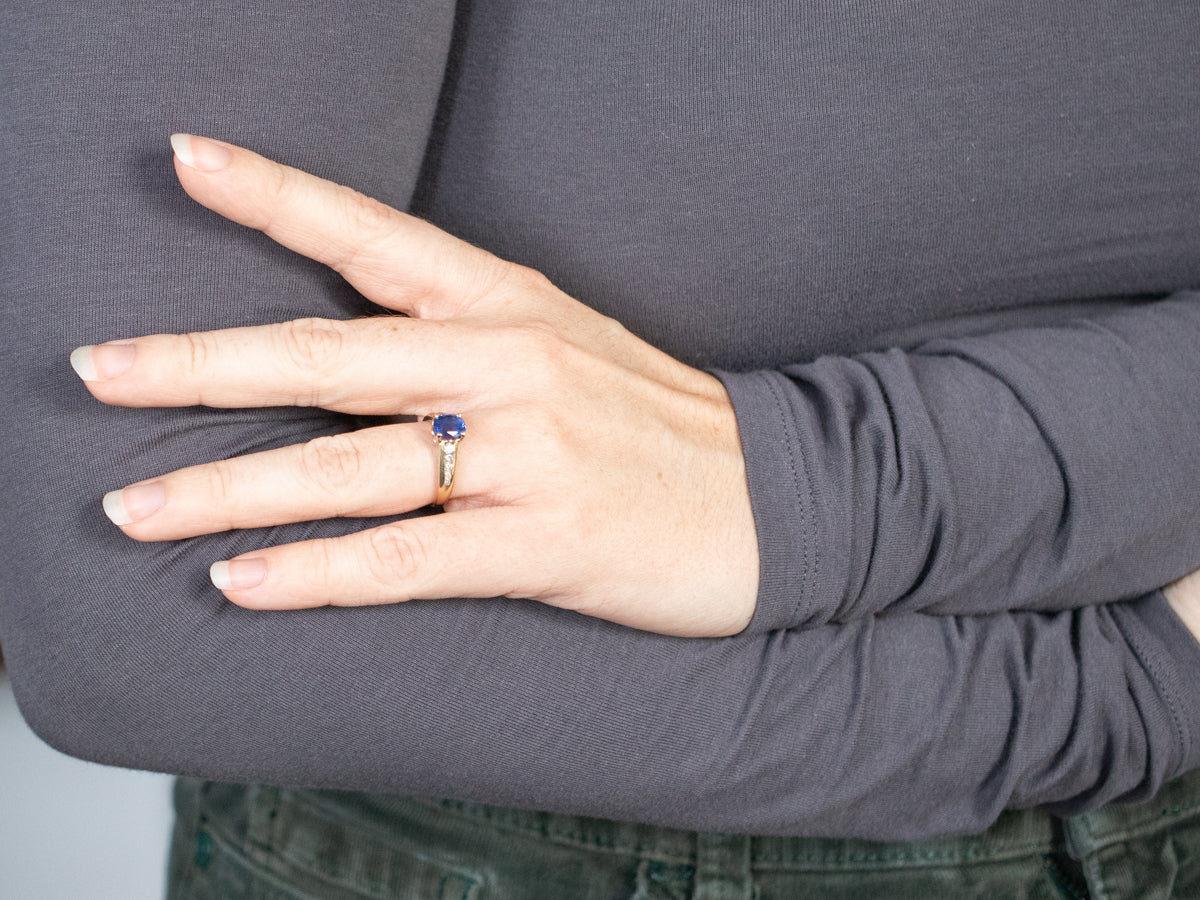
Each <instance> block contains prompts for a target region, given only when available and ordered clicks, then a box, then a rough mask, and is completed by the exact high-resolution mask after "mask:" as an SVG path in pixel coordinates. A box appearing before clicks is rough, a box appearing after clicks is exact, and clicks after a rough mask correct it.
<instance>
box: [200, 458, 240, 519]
mask: <svg viewBox="0 0 1200 900" xmlns="http://www.w3.org/2000/svg"><path fill="white" fill-rule="evenodd" d="M206 471H207V473H208V484H207V485H206V490H207V492H208V496H209V499H210V500H212V502H213V503H214V505H215V506H216V507H217V508H218V509H224V508H225V507H226V506H227V505H228V504H229V503H231V502H232V501H233V500H234V498H235V497H237V484H236V481H237V479H236V477H235V475H234V471H233V465H232V464H231V463H230V461H229V460H227V459H221V460H217V461H216V462H212V463H209V464H208V466H207V469H206Z"/></svg>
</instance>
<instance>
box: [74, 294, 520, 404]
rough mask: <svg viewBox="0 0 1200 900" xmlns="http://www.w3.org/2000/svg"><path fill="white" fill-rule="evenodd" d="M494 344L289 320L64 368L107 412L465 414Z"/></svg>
mask: <svg viewBox="0 0 1200 900" xmlns="http://www.w3.org/2000/svg"><path fill="white" fill-rule="evenodd" d="M496 353H497V349H496V343H495V341H488V340H485V339H483V337H482V336H481V335H479V334H478V332H477V330H476V329H474V328H472V327H471V326H469V325H465V324H461V323H454V324H451V323H444V322H425V321H422V320H419V319H410V318H404V317H400V316H375V317H371V318H366V319H354V320H350V321H343V320H338V319H298V320H295V321H292V322H280V323H277V324H273V325H261V326H255V327H249V328H229V329H224V330H221V331H207V332H199V333H193V334H178V335H177V334H158V335H150V336H148V337H141V338H137V339H135V340H129V341H116V342H112V343H108V344H101V345H99V346H96V347H80V348H78V349H77V350H76V351H75V352H74V353H72V354H71V365H72V366H73V367H74V368H75V371H76V372H77V373H78V374H79V376H80V377H81V378H82V379H83V380H84V382H85V383H86V384H87V386H88V389H89V390H90V391H91V392H92V394H93V395H95V396H96V397H97V399H99V400H102V401H104V402H105V403H109V404H113V405H116V406H193V405H203V406H213V407H223V408H241V407H258V406H320V407H323V408H325V409H330V410H336V411H338V412H345V413H351V414H354V415H393V414H400V413H415V412H426V411H430V410H434V409H437V410H441V409H460V408H463V409H465V408H466V406H465V405H464V404H465V403H466V398H467V397H468V396H470V397H475V398H478V397H481V396H483V395H484V394H485V393H486V390H485V385H484V384H480V382H481V381H483V382H487V381H489V379H488V378H487V373H488V372H491V371H493V370H494V367H495V365H496V364H497V360H496V359H495V357H496Z"/></svg>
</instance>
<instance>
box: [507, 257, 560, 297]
mask: <svg viewBox="0 0 1200 900" xmlns="http://www.w3.org/2000/svg"><path fill="white" fill-rule="evenodd" d="M497 262H501V263H503V265H504V266H505V267H506V268H505V271H504V272H503V277H504V279H505V280H506V281H508V282H509V283H510V284H512V285H514V286H515V287H517V288H518V289H519V290H521V291H522V292H533V293H542V292H546V291H556V290H557V288H556V287H555V286H554V283H553V282H552V281H551V280H550V279H549V278H548V277H547V276H546V275H545V273H543V272H542V271H540V270H539V269H534V268H532V267H531V266H523V265H521V264H520V263H513V262H504V261H503V260H497Z"/></svg>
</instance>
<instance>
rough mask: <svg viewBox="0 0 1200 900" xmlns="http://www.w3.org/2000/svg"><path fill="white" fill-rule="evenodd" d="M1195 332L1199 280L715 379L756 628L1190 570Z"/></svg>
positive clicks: (1071, 597) (1014, 598)
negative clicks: (747, 552)
mask: <svg viewBox="0 0 1200 900" xmlns="http://www.w3.org/2000/svg"><path fill="white" fill-rule="evenodd" d="M1197 335H1200V294H1197V293H1194V292H1182V293H1179V294H1177V295H1176V296H1174V297H1172V298H1170V299H1168V300H1163V301H1159V302H1154V303H1144V304H1139V305H1131V306H1126V307H1124V308H1121V309H1119V310H1117V311H1114V312H1111V313H1108V314H1103V315H1095V316H1092V317H1089V318H1080V319H1077V320H1075V321H1072V322H1067V323H1063V324H1061V325H1056V326H1043V327H1037V328H1022V329H1011V330H1006V331H999V332H995V333H990V334H981V335H974V336H967V337H959V338H954V339H942V340H929V341H926V342H924V343H922V344H920V345H919V346H917V347H915V348H913V349H911V350H909V351H907V352H905V351H901V350H888V351H884V352H872V353H864V354H860V355H857V356H854V357H825V358H822V359H819V360H817V361H816V362H813V363H810V364H805V365H795V366H790V367H785V368H783V369H782V370H780V371H775V372H754V373H747V374H725V375H724V376H723V380H724V382H725V385H726V388H727V389H728V390H729V391H730V394H731V396H732V397H733V399H734V404H735V407H736V408H737V410H738V416H739V420H740V421H741V422H742V423H743V429H742V434H743V449H744V451H745V454H746V463H747V471H748V475H749V479H750V484H751V495H752V497H753V498H754V502H755V519H756V523H757V528H758V534H759V540H760V544H761V546H760V558H761V559H762V569H761V575H760V585H759V601H758V608H757V610H756V613H755V620H754V621H752V622H751V624H750V628H751V629H754V628H769V627H793V626H803V625H807V624H813V623H820V622H826V621H839V620H845V619H848V618H852V617H854V616H860V615H874V614H877V613H880V612H884V611H889V610H923V611H926V612H933V613H987V612H994V611H996V610H997V609H1005V608H1008V609H1020V608H1030V609H1061V608H1069V607H1071V606H1074V605H1076V604H1077V603H1079V602H1093V601H1095V600H1098V599H1115V598H1118V597H1129V596H1135V595H1138V594H1141V593H1144V592H1145V591H1148V590H1151V589H1153V588H1154V587H1156V586H1159V585H1161V584H1164V583H1166V582H1168V581H1170V580H1171V579H1173V578H1177V577H1179V576H1180V575H1181V574H1183V573H1185V572H1188V571H1190V570H1191V569H1192V568H1193V567H1194V565H1195V563H1196V561H1197V560H1198V559H1200V454H1197V453H1196V452H1195V446H1196V435H1195V428H1194V423H1196V422H1200V400H1197V396H1198V395H1197V393H1196V390H1195V385H1197V384H1200V353H1198V352H1197V340H1196V338H1197ZM760 423H766V424H767V426H768V427H769V428H770V429H772V433H773V434H777V435H782V436H783V437H782V439H772V440H762V439H760V437H759V436H758V435H759V432H760V430H761V429H762V427H763V425H762V424H760Z"/></svg>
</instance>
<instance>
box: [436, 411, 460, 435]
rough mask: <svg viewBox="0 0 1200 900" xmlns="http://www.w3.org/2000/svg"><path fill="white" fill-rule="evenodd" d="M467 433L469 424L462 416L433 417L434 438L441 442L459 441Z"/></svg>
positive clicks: (445, 415)
mask: <svg viewBox="0 0 1200 900" xmlns="http://www.w3.org/2000/svg"><path fill="white" fill-rule="evenodd" d="M466 433H467V423H466V422H464V421H463V420H462V418H461V417H460V416H455V415H451V414H450V413H442V414H441V415H439V416H434V417H433V436H434V437H435V438H437V439H438V440H439V441H457V440H460V439H461V438H462V436H463V435H464V434H466Z"/></svg>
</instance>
